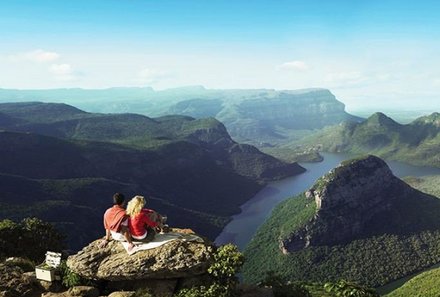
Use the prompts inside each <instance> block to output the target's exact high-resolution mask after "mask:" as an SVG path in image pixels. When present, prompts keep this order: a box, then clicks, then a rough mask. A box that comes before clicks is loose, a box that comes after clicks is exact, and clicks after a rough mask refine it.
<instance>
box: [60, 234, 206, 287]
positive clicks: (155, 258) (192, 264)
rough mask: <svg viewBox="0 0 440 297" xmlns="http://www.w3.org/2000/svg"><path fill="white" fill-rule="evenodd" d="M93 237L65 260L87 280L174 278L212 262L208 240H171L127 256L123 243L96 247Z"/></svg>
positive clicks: (202, 269) (195, 272)
mask: <svg viewBox="0 0 440 297" xmlns="http://www.w3.org/2000/svg"><path fill="white" fill-rule="evenodd" d="M99 243H100V240H96V241H94V242H92V243H90V244H89V245H88V246H86V247H85V248H83V249H82V250H81V251H80V252H78V253H77V254H75V255H73V256H70V257H69V258H68V260H67V265H68V266H69V268H70V269H71V270H72V271H73V272H75V273H77V274H79V275H80V276H82V277H84V278H86V279H94V280H107V281H113V282H115V281H134V280H145V279H176V278H185V277H193V276H196V275H201V274H204V273H206V270H207V268H208V267H209V265H210V264H211V261H212V253H213V247H212V245H211V244H210V243H209V242H203V243H199V242H194V241H182V240H180V239H178V240H173V241H170V242H168V243H166V244H164V245H162V246H159V247H157V248H154V249H150V250H144V251H139V252H136V253H135V254H133V255H128V254H127V252H126V251H125V249H124V248H123V246H122V244H121V243H120V242H118V241H111V242H110V243H109V244H107V246H106V247H104V248H100V247H99Z"/></svg>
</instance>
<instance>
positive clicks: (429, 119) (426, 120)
mask: <svg viewBox="0 0 440 297" xmlns="http://www.w3.org/2000/svg"><path fill="white" fill-rule="evenodd" d="M413 123H416V124H423V125H433V126H436V127H440V113H438V112H433V113H431V114H430V115H427V116H423V117H420V118H418V119H416V120H415V121H414V122H413Z"/></svg>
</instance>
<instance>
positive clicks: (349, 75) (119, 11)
mask: <svg viewBox="0 0 440 297" xmlns="http://www.w3.org/2000/svg"><path fill="white" fill-rule="evenodd" d="M2 2H3V3H2V5H1V9H0V40H1V41H0V45H1V46H0V87H2V88H24V89H28V88H39V89H41V88H58V87H84V88H104V87H112V86H152V87H153V88H155V89H164V88H170V87H179V86H185V85H204V86H206V87H208V88H275V89H298V88H308V87H324V88H329V89H330V90H331V91H332V92H333V93H335V95H336V96H337V97H338V98H339V99H340V100H341V101H343V102H344V103H346V104H347V106H348V108H349V109H350V108H352V109H356V108H364V107H374V106H375V105H380V106H384V107H387V106H389V107H392V106H395V105H396V104H402V103H404V104H405V106H408V107H411V108H419V107H421V105H425V106H429V107H430V108H440V103H438V102H440V100H438V98H439V96H438V95H439V94H440V57H439V55H438V53H439V52H440V38H439V37H440V18H439V17H438V11H440V10H439V8H440V3H438V2H437V1H424V0H421V1H402V0H401V1H387V0H382V1H378V0H371V1H357V0H351V1H337V0H336V1H335V0H334V1H324V0H321V1H313V0H309V1H258V0H257V1H250V0H249V1H241V0H234V1H206V0H198V1H195V0H192V1H186V0H175V1H167V0H157V1H149V0H143V1H139V0H119V1H114V0H105V1H104V0H103V1H96V0H95V1H93V0H89V1H82V0H75V1H47V0H46V1H45V0H39V1H29V0H28V1H23V0H13V1H2Z"/></svg>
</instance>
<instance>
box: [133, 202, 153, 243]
mask: <svg viewBox="0 0 440 297" xmlns="http://www.w3.org/2000/svg"><path fill="white" fill-rule="evenodd" d="M152 213H154V211H153V210H151V209H147V208H144V209H142V210H141V212H140V213H138V214H137V215H135V216H132V217H130V218H129V219H128V228H129V229H130V233H131V235H134V236H139V237H140V236H142V235H144V234H145V232H147V227H151V228H154V227H157V225H158V223H157V222H155V221H153V220H152V219H151V218H150V215H151V214H152Z"/></svg>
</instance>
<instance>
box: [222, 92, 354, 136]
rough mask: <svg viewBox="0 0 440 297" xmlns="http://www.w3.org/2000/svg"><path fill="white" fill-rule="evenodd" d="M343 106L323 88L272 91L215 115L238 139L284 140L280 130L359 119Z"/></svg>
mask: <svg viewBox="0 0 440 297" xmlns="http://www.w3.org/2000/svg"><path fill="white" fill-rule="evenodd" d="M344 109H345V106H344V104H343V103H341V102H339V101H338V100H336V98H335V96H334V95H333V94H332V93H331V92H330V91H328V90H325V89H312V90H305V91H303V92H292V91H290V92H289V91H279V92H277V91H274V92H273V93H268V94H260V96H257V97H250V98H246V99H244V100H242V101H241V102H238V103H236V104H235V105H234V106H229V108H224V109H223V110H222V111H221V112H220V113H219V114H218V115H217V117H218V119H219V120H220V121H222V122H224V123H225V125H226V127H227V128H228V131H229V132H230V133H231V135H232V136H233V137H236V138H237V139H251V140H260V141H274V140H277V141H281V142H283V139H289V137H288V134H286V131H283V130H311V129H317V128H322V127H325V126H327V125H334V124H338V123H340V122H342V121H346V120H353V121H356V120H358V119H357V118H356V117H354V116H352V115H350V114H348V113H347V112H345V110H344Z"/></svg>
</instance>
